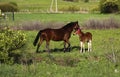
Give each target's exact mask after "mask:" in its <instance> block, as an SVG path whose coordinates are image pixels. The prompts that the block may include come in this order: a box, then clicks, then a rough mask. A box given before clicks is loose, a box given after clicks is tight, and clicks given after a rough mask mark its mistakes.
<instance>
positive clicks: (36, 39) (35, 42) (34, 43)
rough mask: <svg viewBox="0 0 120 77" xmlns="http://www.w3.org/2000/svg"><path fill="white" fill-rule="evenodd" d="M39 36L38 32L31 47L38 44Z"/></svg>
mask: <svg viewBox="0 0 120 77" xmlns="http://www.w3.org/2000/svg"><path fill="white" fill-rule="evenodd" d="M40 35H41V31H39V32H38V34H37V36H36V38H35V40H34V42H33V45H34V46H36V44H37V42H38V40H39V36H40Z"/></svg>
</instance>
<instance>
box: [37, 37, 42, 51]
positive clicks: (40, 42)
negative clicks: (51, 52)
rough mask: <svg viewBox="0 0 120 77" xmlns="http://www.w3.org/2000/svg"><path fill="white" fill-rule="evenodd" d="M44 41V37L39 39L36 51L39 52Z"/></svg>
mask: <svg viewBox="0 0 120 77" xmlns="http://www.w3.org/2000/svg"><path fill="white" fill-rule="evenodd" d="M42 42H43V39H42V38H40V41H39V43H38V46H37V49H36V53H38V50H39V47H40V45H41V44H42Z"/></svg>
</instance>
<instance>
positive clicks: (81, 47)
mask: <svg viewBox="0 0 120 77" xmlns="http://www.w3.org/2000/svg"><path fill="white" fill-rule="evenodd" d="M82 49H83V42H82V41H81V42H80V53H82Z"/></svg>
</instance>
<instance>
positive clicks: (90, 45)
mask: <svg viewBox="0 0 120 77" xmlns="http://www.w3.org/2000/svg"><path fill="white" fill-rule="evenodd" d="M91 50H92V41H91V40H89V42H88V52H90V51H91Z"/></svg>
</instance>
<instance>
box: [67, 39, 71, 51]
mask: <svg viewBox="0 0 120 77" xmlns="http://www.w3.org/2000/svg"><path fill="white" fill-rule="evenodd" d="M67 44H68V47H67V49H68V51H69V52H70V42H69V40H67Z"/></svg>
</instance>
